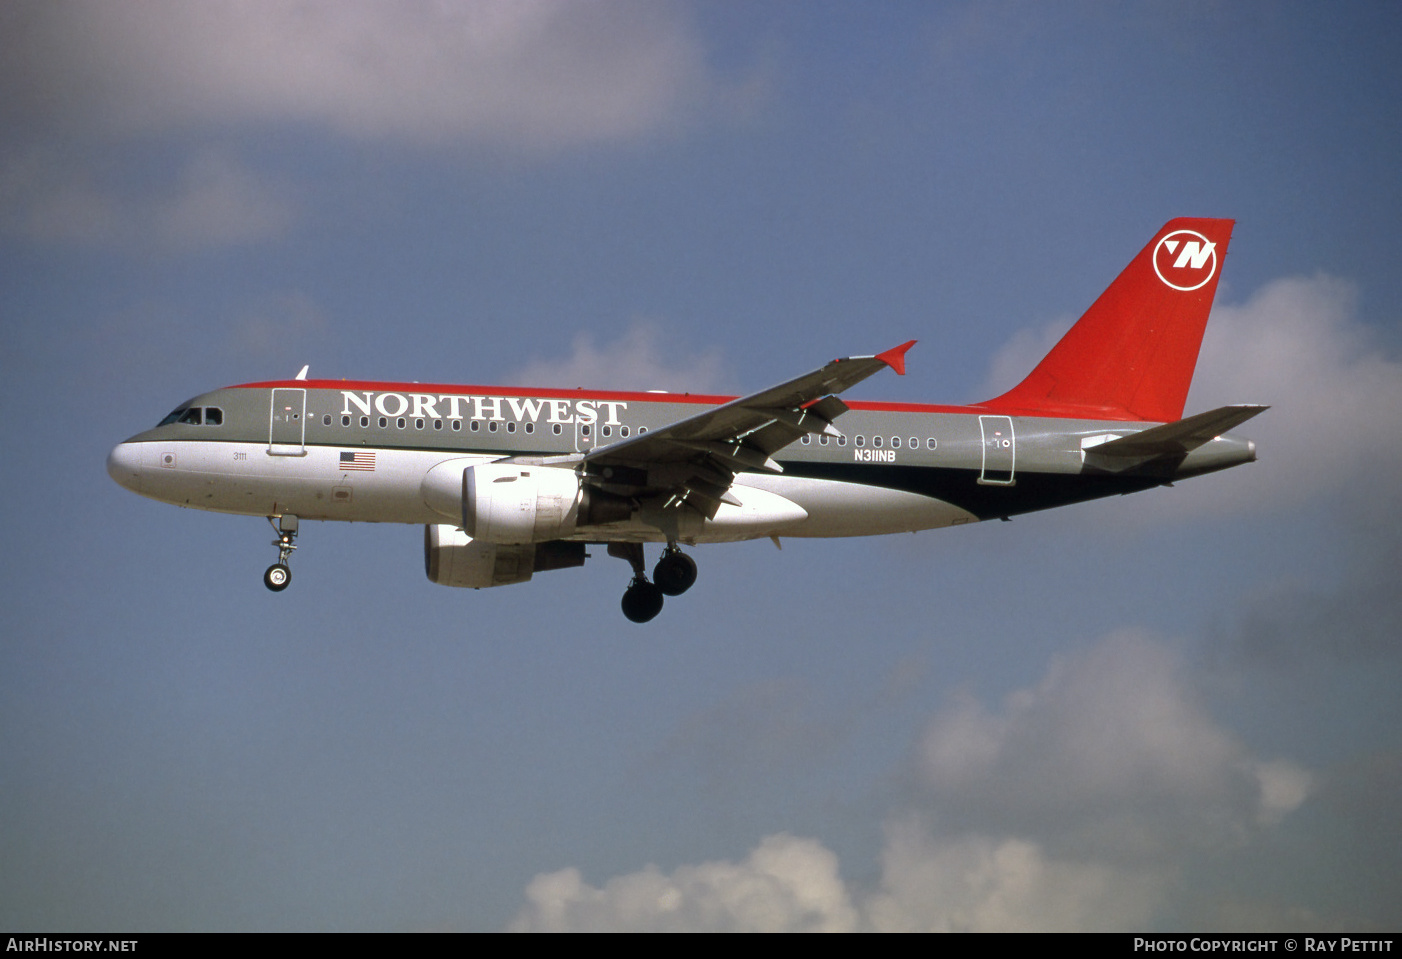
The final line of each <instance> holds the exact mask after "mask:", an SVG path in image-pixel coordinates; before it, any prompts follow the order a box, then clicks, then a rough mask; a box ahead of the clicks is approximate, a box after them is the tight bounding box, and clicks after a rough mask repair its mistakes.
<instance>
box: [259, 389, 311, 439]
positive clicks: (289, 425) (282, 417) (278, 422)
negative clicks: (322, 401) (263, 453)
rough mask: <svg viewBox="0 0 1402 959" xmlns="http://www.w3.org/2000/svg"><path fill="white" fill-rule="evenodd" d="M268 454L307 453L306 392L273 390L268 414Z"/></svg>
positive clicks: (299, 390) (301, 390) (300, 390)
mask: <svg viewBox="0 0 1402 959" xmlns="http://www.w3.org/2000/svg"><path fill="white" fill-rule="evenodd" d="M268 453H269V454H271V455H273V456H305V455H306V453H307V391H306V390H303V389H276V390H273V399H272V409H271V411H270V412H269V414H268Z"/></svg>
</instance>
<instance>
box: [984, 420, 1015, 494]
mask: <svg viewBox="0 0 1402 959" xmlns="http://www.w3.org/2000/svg"><path fill="white" fill-rule="evenodd" d="M978 425H979V429H980V430H982V431H983V472H982V473H980V474H979V478H978V481H979V482H980V483H984V484H986V485H989V486H1012V485H1013V483H1014V482H1016V480H1015V479H1014V471H1015V470H1016V469H1017V437H1015V436H1014V435H1013V420H1012V417H1011V416H980V417H979V418H978Z"/></svg>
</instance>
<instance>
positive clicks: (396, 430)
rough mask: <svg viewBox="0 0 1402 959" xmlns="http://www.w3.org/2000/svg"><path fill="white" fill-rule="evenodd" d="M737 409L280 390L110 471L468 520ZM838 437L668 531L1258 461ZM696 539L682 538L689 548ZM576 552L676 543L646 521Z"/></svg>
mask: <svg viewBox="0 0 1402 959" xmlns="http://www.w3.org/2000/svg"><path fill="white" fill-rule="evenodd" d="M730 399H731V397H725V396H708V395H694V394H675V393H634V392H599V391H588V390H558V389H509V388H497V387H475V386H445V385H426V384H418V383H414V384H406V383H386V382H354V381H342V380H311V381H307V380H285V381H277V382H265V383H251V384H245V385H241V386H234V387H229V388H225V389H221V390H216V391H214V392H211V393H205V394H202V395H200V396H197V397H195V398H193V399H191V400H190V401H188V402H186V403H184V404H181V406H180V407H178V408H177V409H176V410H175V411H174V412H173V413H172V414H171V415H170V416H168V417H167V418H166V420H165V421H163V422H162V424H161V425H159V426H157V427H155V428H153V429H150V430H146V431H145V432H142V433H138V434H137V435H135V436H133V437H131V438H130V439H128V440H127V441H126V442H124V443H122V444H120V445H118V446H117V447H116V448H115V449H114V450H113V451H112V453H111V455H110V457H109V459H108V471H109V472H110V473H111V475H112V476H113V478H114V479H116V480H117V482H119V483H120V484H121V485H123V486H125V487H127V488H128V489H131V490H133V491H134V492H137V493H140V494H142V495H145V496H149V497H151V498H153V499H158V500H162V501H164V502H168V503H174V504H176V505H180V506H187V507H191V508H196V509H204V510H213V511H217V512H225V513H236V514H244V515H253V516H281V515H284V514H291V515H295V516H297V517H300V518H302V519H307V520H346V521H355V522H383V523H411V524H424V525H431V524H445V523H460V522H461V517H462V512H461V510H462V505H461V504H462V500H461V495H462V493H461V477H462V475H463V470H464V469H465V468H466V467H469V466H473V465H476V464H483V463H490V462H493V461H497V460H501V459H502V458H503V457H515V458H525V459H526V460H530V459H532V458H540V461H541V462H552V461H553V462H568V459H569V458H570V457H577V456H578V455H579V454H585V453H588V452H589V451H591V450H594V449H598V448H602V447H606V446H608V445H609V444H611V443H615V442H618V441H620V440H624V439H627V438H629V437H633V436H637V435H639V434H642V433H646V432H647V431H651V430H658V429H661V428H664V427H667V426H668V425H670V424H673V423H676V422H677V421H679V420H682V419H685V418H686V417H688V416H692V415H694V414H696V413H697V412H699V411H701V410H704V409H706V408H709V407H714V406H717V405H719V404H722V403H725V402H727V401H729V400H730ZM849 405H850V409H849V410H848V411H847V412H846V413H844V414H843V415H842V416H841V418H840V420H839V421H838V422H837V426H838V427H839V428H840V431H841V435H840V436H829V435H820V434H812V435H807V436H804V437H803V438H802V440H800V441H798V442H795V443H793V444H791V445H789V446H787V447H785V448H784V449H783V450H781V451H780V452H779V453H777V454H776V455H775V457H774V459H775V461H776V462H777V464H778V466H779V467H780V468H781V469H782V472H779V473H771V472H760V471H756V472H742V473H740V474H739V475H738V476H737V477H736V478H735V483H734V485H733V487H732V492H733V494H734V496H735V498H736V499H737V500H738V501H739V503H740V504H742V507H743V508H739V507H737V508H731V507H725V508H723V509H722V510H721V511H720V512H719V513H718V514H717V515H716V516H715V517H713V518H710V519H700V518H698V519H697V521H696V522H695V523H694V524H693V525H692V526H691V527H689V528H688V529H687V530H686V531H685V533H684V534H683V535H682V536H680V537H676V538H679V539H681V540H682V541H684V542H693V543H700V542H722V541H732V540H739V539H751V538H757V537H763V536H779V535H782V536H786V537H794V536H806V537H814V536H866V535H877V534H885V533H896V532H907V531H915V530H924V529H935V528H940V527H944V526H954V525H960V524H964V523H969V522H974V521H978V520H984V519H991V518H1000V517H1007V516H1012V515H1015V514H1020V513H1026V512H1029V511H1032V510H1039V509H1046V508H1049V507H1054V506H1061V505H1065V504H1068V503H1074V502H1079V501H1082V500H1089V499H1095V498H1098V497H1102V496H1109V495H1114V494H1120V493H1128V492H1134V491H1136V490H1142V489H1147V488H1149V487H1152V486H1156V485H1162V484H1164V483H1168V482H1172V481H1174V480H1176V479H1181V478H1184V477H1187V476H1194V475H1198V474H1200V473H1206V472H1211V471H1214V470H1218V469H1224V468H1227V467H1229V466H1234V465H1237V464H1239V463H1244V462H1248V461H1250V460H1252V459H1254V458H1255V450H1254V447H1253V445H1252V444H1251V443H1250V441H1248V440H1244V439H1240V438H1236V437H1232V436H1220V437H1217V438H1215V439H1212V440H1211V441H1210V442H1208V443H1206V444H1204V445H1202V446H1199V447H1197V448H1196V449H1193V450H1191V451H1190V452H1187V453H1186V454H1185V455H1183V456H1182V457H1178V458H1174V459H1173V460H1170V461H1169V462H1167V463H1165V462H1164V460H1163V459H1162V458H1161V457H1160V458H1158V459H1155V460H1153V461H1152V462H1147V463H1145V464H1143V465H1142V466H1134V465H1131V467H1130V468H1127V469H1123V468H1122V469H1118V470H1116V471H1114V472H1111V471H1107V470H1105V469H1104V468H1102V467H1101V466H1097V465H1096V463H1095V460H1094V457H1093V456H1092V457H1090V458H1089V460H1088V457H1087V452H1088V451H1092V450H1094V448H1095V447H1096V446H1097V445H1100V444H1103V443H1105V442H1107V441H1110V440H1113V439H1116V438H1119V437H1124V436H1129V435H1131V434H1134V433H1136V432H1138V431H1141V430H1144V429H1146V428H1148V427H1151V426H1154V425H1156V424H1153V423H1142V422H1133V421H1125V420H1121V419H1105V420H1098V419H1068V418H1062V417H1048V416H1019V415H1009V414H1008V413H1004V412H995V411H993V410H991V409H985V408H982V407H957V406H934V405H921V404H894V403H872V402H865V403H863V402H852V403H850V404H849ZM687 534H689V535H687ZM561 538H565V539H575V540H583V541H605V540H607V541H614V540H631V541H637V542H650V541H664V540H667V539H668V538H669V536H668V535H667V534H665V533H664V532H663V531H662V530H660V529H657V528H654V527H651V526H650V525H649V524H648V522H647V521H646V517H645V515H643V514H639V515H636V516H634V517H631V518H628V519H623V520H619V519H616V518H615V519H614V520H613V521H612V522H609V523H607V524H604V525H602V526H599V527H594V528H591V527H589V526H583V527H581V528H579V529H578V530H576V531H574V532H573V533H571V534H570V535H569V536H565V537H561Z"/></svg>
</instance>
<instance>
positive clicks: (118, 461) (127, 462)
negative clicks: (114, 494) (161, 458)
mask: <svg viewBox="0 0 1402 959" xmlns="http://www.w3.org/2000/svg"><path fill="white" fill-rule="evenodd" d="M141 446H142V444H140V443H118V444H117V445H116V446H114V447H112V452H110V453H108V454H107V475H108V476H110V477H112V478H113V479H114V480H116V481H117V483H118V484H119V485H121V486H125V487H126V488H127V489H129V490H135V489H136V488H137V483H138V482H139V481H140V480H141Z"/></svg>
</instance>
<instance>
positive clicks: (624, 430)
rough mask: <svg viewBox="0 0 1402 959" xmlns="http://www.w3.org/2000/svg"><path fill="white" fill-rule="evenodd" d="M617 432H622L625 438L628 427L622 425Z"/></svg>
mask: <svg viewBox="0 0 1402 959" xmlns="http://www.w3.org/2000/svg"><path fill="white" fill-rule="evenodd" d="M618 432H620V433H622V434H623V436H624V438H625V439H626V438H627V436H628V427H626V426H625V427H623V428H622V429H620V430H619V431H618Z"/></svg>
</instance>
